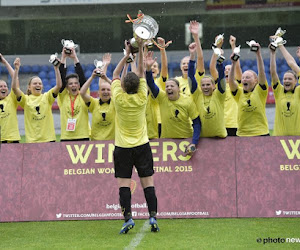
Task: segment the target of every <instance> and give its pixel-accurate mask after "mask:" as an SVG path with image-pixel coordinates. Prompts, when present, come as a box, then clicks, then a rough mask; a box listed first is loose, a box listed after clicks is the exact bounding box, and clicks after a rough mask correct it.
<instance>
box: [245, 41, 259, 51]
mask: <svg viewBox="0 0 300 250" xmlns="http://www.w3.org/2000/svg"><path fill="white" fill-rule="evenodd" d="M246 43H247V44H248V46H249V47H250V50H251V51H254V52H256V51H258V49H259V47H258V46H257V45H256V44H257V42H255V41H254V40H251V41H250V42H248V41H247V42H246Z"/></svg>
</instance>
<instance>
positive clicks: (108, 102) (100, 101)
mask: <svg viewBox="0 0 300 250" xmlns="http://www.w3.org/2000/svg"><path fill="white" fill-rule="evenodd" d="M110 100H111V99H109V100H108V101H107V102H103V101H102V100H101V98H100V99H99V104H100V105H102V104H103V103H107V104H110Z"/></svg>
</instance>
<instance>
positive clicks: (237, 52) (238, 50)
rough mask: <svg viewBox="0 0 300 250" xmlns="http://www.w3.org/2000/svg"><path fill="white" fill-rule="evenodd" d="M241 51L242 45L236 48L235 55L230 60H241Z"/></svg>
mask: <svg viewBox="0 0 300 250" xmlns="http://www.w3.org/2000/svg"><path fill="white" fill-rule="evenodd" d="M240 51H241V45H239V46H237V47H235V48H234V49H233V54H232V56H231V57H230V58H231V59H232V60H233V61H237V60H239V58H240Z"/></svg>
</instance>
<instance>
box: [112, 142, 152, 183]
mask: <svg viewBox="0 0 300 250" xmlns="http://www.w3.org/2000/svg"><path fill="white" fill-rule="evenodd" d="M114 166H115V177H116V178H118V177H119V178H131V175H132V169H133V166H135V168H136V170H137V172H138V175H139V177H148V176H152V175H153V174H154V170H153V157H152V151H151V147H150V144H149V142H148V143H146V144H144V145H141V146H137V147H133V148H121V147H118V146H115V151H114Z"/></svg>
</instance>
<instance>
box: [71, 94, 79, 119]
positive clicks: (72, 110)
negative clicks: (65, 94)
mask: <svg viewBox="0 0 300 250" xmlns="http://www.w3.org/2000/svg"><path fill="white" fill-rule="evenodd" d="M77 96H78V95H76V96H75V98H74V101H72V97H71V96H70V101H71V112H72V118H73V116H74V105H75V101H76V98H77Z"/></svg>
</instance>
